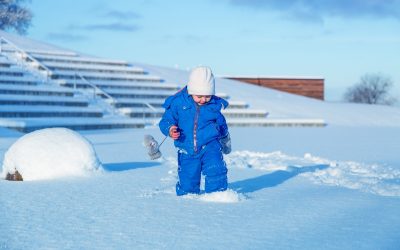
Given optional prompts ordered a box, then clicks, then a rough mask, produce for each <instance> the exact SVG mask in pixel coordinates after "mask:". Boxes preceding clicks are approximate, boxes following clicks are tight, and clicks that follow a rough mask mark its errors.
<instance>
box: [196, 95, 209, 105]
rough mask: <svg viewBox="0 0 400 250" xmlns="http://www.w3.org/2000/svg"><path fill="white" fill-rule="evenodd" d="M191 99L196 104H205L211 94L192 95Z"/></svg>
mask: <svg viewBox="0 0 400 250" xmlns="http://www.w3.org/2000/svg"><path fill="white" fill-rule="evenodd" d="M192 97H193V101H194V102H195V103H197V104H198V105H203V104H206V103H207V102H209V101H210V100H211V97H212V96H211V95H192Z"/></svg>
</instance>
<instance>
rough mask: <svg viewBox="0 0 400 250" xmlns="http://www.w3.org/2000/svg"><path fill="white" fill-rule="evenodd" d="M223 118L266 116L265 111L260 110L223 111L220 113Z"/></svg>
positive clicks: (232, 109)
mask: <svg viewBox="0 0 400 250" xmlns="http://www.w3.org/2000/svg"><path fill="white" fill-rule="evenodd" d="M222 114H224V116H225V117H229V118H265V117H267V115H268V112H267V111H266V110H262V109H235V108H231V109H225V110H223V111H222Z"/></svg>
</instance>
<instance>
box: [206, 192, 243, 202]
mask: <svg viewBox="0 0 400 250" xmlns="http://www.w3.org/2000/svg"><path fill="white" fill-rule="evenodd" d="M242 199H243V198H242V197H241V196H240V195H239V194H238V193H236V192H235V191H233V190H231V189H228V190H226V191H222V192H213V193H206V194H202V195H200V197H199V200H201V201H206V202H221V203H237V202H239V201H241V200H242Z"/></svg>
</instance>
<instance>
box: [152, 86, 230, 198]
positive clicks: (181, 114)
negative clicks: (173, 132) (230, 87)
mask: <svg viewBox="0 0 400 250" xmlns="http://www.w3.org/2000/svg"><path fill="white" fill-rule="evenodd" d="M227 106H228V102H227V101H225V100H224V99H222V98H219V97H217V96H212V98H211V100H210V101H209V102H207V103H206V104H204V105H198V104H197V103H195V102H194V100H193V98H192V97H191V96H190V95H189V94H188V92H187V87H185V88H183V89H182V90H181V91H179V92H178V93H176V94H175V95H173V96H170V97H168V98H167V100H166V101H165V103H164V105H163V107H164V108H165V113H164V115H163V117H162V119H161V121H160V124H159V126H160V130H161V132H162V133H163V134H164V135H169V129H170V128H171V126H173V125H175V126H177V127H178V129H179V132H180V136H179V138H178V139H177V140H175V142H174V144H175V147H177V148H178V177H179V180H178V183H177V184H176V194H177V195H184V194H188V193H196V194H198V193H200V180H201V173H203V175H204V176H205V192H206V193H210V192H215V191H224V190H226V189H227V185H228V179H227V172H228V170H227V168H226V164H225V162H224V159H223V156H222V152H221V148H222V147H221V143H220V142H219V139H220V138H223V137H225V136H226V135H227V134H228V126H227V124H226V121H225V118H224V116H223V115H222V113H221V109H222V108H225V107H227Z"/></svg>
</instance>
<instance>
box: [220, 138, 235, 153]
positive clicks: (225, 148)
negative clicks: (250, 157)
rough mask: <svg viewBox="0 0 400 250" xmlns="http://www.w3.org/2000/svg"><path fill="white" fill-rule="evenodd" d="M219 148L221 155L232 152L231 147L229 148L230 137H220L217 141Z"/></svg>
mask: <svg viewBox="0 0 400 250" xmlns="http://www.w3.org/2000/svg"><path fill="white" fill-rule="evenodd" d="M219 141H220V143H221V146H222V153H223V154H226V155H227V154H229V153H230V152H231V151H232V147H231V137H230V135H229V133H228V134H226V136H224V137H222V138H221V139H219Z"/></svg>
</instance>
